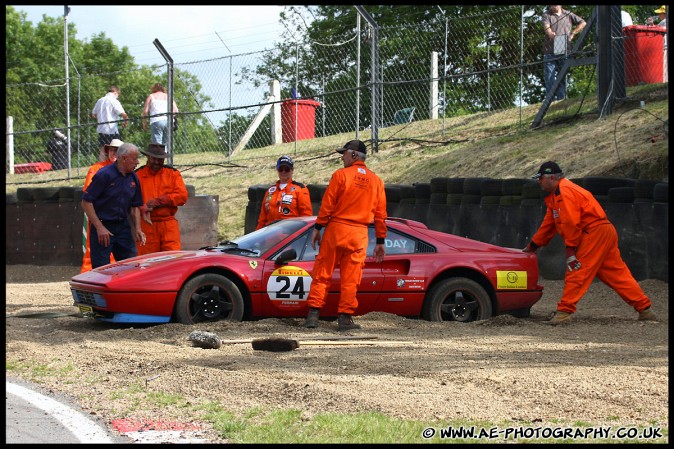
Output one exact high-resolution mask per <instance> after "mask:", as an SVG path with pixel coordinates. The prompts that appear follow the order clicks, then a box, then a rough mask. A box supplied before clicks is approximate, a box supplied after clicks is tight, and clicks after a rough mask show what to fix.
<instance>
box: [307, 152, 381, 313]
mask: <svg viewBox="0 0 674 449" xmlns="http://www.w3.org/2000/svg"><path fill="white" fill-rule="evenodd" d="M386 217H387V215H386V193H385V191H384V182H383V181H382V180H381V179H380V178H379V177H378V176H377V175H376V174H374V173H373V172H371V171H370V170H368V168H367V167H366V166H365V163H364V162H363V161H360V160H357V161H355V162H354V163H353V164H352V165H351V166H349V167H345V168H341V169H339V170H337V171H336V172H335V173H333V175H332V178H331V179H330V183H329V184H328V187H327V188H326V190H325V194H324V195H323V200H322V201H321V208H320V210H319V211H318V217H317V219H316V229H320V228H322V227H323V226H325V231H324V233H323V237H322V239H321V243H320V251H319V252H318V255H317V256H316V263H315V265H314V270H313V273H312V277H313V280H312V282H311V290H310V292H309V297H308V298H307V304H308V306H309V307H311V308H315V309H320V308H322V307H323V306H324V305H325V298H326V295H327V292H328V288H329V287H330V282H331V279H332V272H333V271H334V268H335V266H336V265H337V264H339V267H340V272H341V289H340V293H341V295H340V299H339V305H338V309H337V311H338V313H340V314H341V313H345V314H348V315H353V313H354V312H355V311H356V308H357V307H358V300H357V299H356V291H357V290H358V285H359V284H360V280H361V277H362V274H363V266H364V264H365V255H366V251H367V246H368V241H367V234H368V231H367V228H368V225H369V224H370V223H372V221H373V219H374V227H375V236H376V238H377V243H380V244H383V243H384V239H385V238H386V223H385V222H384V220H385V219H386Z"/></svg>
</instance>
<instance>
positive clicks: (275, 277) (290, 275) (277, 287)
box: [267, 266, 311, 301]
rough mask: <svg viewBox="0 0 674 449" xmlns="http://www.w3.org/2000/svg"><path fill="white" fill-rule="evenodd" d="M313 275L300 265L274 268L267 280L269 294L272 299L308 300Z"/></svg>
mask: <svg viewBox="0 0 674 449" xmlns="http://www.w3.org/2000/svg"><path fill="white" fill-rule="evenodd" d="M310 287H311V276H310V275H309V273H307V271H306V270H304V269H302V268H300V267H292V266H285V267H280V268H277V269H276V270H274V272H273V273H272V274H271V276H269V280H268V281H267V294H268V295H269V299H271V300H272V301H289V300H290V301H306V299H307V295H308V294H309V288H310Z"/></svg>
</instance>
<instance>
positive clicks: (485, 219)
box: [245, 177, 669, 282]
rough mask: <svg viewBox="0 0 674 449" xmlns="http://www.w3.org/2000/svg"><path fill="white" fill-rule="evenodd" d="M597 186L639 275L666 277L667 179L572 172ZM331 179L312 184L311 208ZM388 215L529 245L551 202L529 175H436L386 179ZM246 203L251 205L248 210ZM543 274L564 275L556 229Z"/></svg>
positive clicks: (542, 256) (542, 261)
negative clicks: (409, 180) (408, 180)
mask: <svg viewBox="0 0 674 449" xmlns="http://www.w3.org/2000/svg"><path fill="white" fill-rule="evenodd" d="M572 181H573V182H575V183H577V184H579V185H582V186H583V187H584V188H586V189H587V190H589V191H590V192H592V194H593V195H595V197H596V198H597V199H598V200H599V202H600V204H601V205H602V206H603V207H604V209H605V210H606V215H607V217H608V219H609V220H611V222H612V223H613V225H614V226H615V228H616V231H617V232H618V237H619V241H618V246H619V248H620V253H621V255H622V257H623V259H624V260H625V263H627V266H628V267H629V268H630V270H631V271H632V274H633V275H634V277H635V279H637V280H638V281H641V280H644V279H660V280H663V281H665V282H669V276H668V269H669V256H668V251H667V249H668V247H669V235H668V231H667V230H668V226H669V218H668V211H669V183H666V182H658V181H652V180H634V179H626V178H610V177H586V178H578V179H572ZM326 187H327V186H326V185H322V184H321V185H319V184H309V185H308V188H309V192H310V194H311V202H312V205H313V206H314V214H317V213H318V209H319V208H320V200H321V198H322V195H323V193H325V188H326ZM257 188H258V187H257V186H252V187H250V188H249V191H248V199H249V207H251V208H254V209H253V210H254V211H255V212H252V213H251V214H250V216H249V215H248V214H246V226H245V228H246V233H248V232H250V231H251V230H254V229H255V223H257V217H258V214H259V208H260V205H259V203H258V204H254V205H252V206H251V203H252V201H253V198H255V197H256V196H255V193H254V191H255V189H257ZM385 190H386V195H387V197H386V198H387V212H388V213H389V216H397V217H400V218H408V219H412V220H416V221H420V222H422V223H424V224H426V225H427V226H428V227H429V228H430V229H434V230H437V231H442V232H447V233H449V234H454V235H460V236H463V237H468V238H471V239H474V240H479V241H482V242H486V243H491V244H494V245H498V246H505V247H511V248H524V246H526V244H527V243H528V242H529V241H530V240H531V237H532V236H533V235H534V233H535V232H536V231H537V230H538V227H539V226H540V224H541V222H542V220H543V217H544V216H545V212H546V206H545V202H544V201H543V198H544V195H545V192H543V191H542V190H541V188H540V186H539V185H538V182H537V181H534V180H531V179H500V180H499V179H491V178H433V179H431V182H430V183H417V184H414V185H413V186H408V185H402V184H387V185H386V186H385ZM247 210H248V209H247ZM538 256H539V257H538V264H539V271H540V274H541V276H542V277H543V278H545V279H551V280H559V279H564V270H565V268H566V267H565V263H564V242H563V241H562V239H561V237H559V236H555V237H554V238H553V239H552V240H551V241H550V243H549V244H548V245H547V246H545V247H543V248H541V249H539V250H538Z"/></svg>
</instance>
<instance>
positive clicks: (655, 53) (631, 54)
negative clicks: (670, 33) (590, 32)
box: [623, 25, 667, 86]
mask: <svg viewBox="0 0 674 449" xmlns="http://www.w3.org/2000/svg"><path fill="white" fill-rule="evenodd" d="M623 33H624V34H625V45H624V49H625V78H626V79H625V84H626V85H627V86H636V85H638V84H652V83H662V82H663V74H664V53H665V34H666V33H667V29H666V28H665V27H660V26H647V25H630V26H626V27H624V28H623Z"/></svg>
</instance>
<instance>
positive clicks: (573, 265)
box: [565, 246, 580, 271]
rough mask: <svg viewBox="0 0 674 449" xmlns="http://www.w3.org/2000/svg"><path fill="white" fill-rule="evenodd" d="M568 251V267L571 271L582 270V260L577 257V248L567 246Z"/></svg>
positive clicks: (566, 250)
mask: <svg viewBox="0 0 674 449" xmlns="http://www.w3.org/2000/svg"><path fill="white" fill-rule="evenodd" d="M565 253H566V268H568V270H569V271H574V270H580V260H578V259H577V258H576V248H574V247H572V246H567V247H566V249H565Z"/></svg>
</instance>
